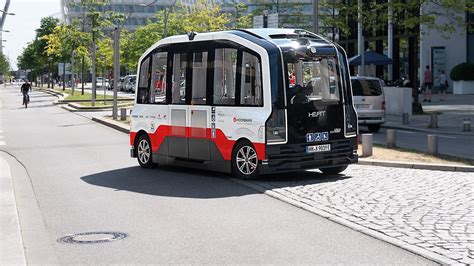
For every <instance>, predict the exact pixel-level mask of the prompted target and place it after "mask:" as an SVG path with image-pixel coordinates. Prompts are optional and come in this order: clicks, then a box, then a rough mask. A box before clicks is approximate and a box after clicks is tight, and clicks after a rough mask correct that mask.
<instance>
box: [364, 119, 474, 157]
mask: <svg viewBox="0 0 474 266" xmlns="http://www.w3.org/2000/svg"><path fill="white" fill-rule="evenodd" d="M365 133H370V132H369V131H367V128H366V127H363V126H361V127H360V134H365ZM372 134H373V137H374V143H377V144H381V145H386V144H387V130H386V129H384V128H381V129H380V131H379V132H378V133H372ZM428 134H432V133H426V132H419V131H409V130H399V129H397V147H400V148H406V149H414V150H418V151H422V152H427V151H428V144H427V142H428V140H427V136H428ZM436 135H437V136H438V152H439V153H440V154H446V155H452V156H457V157H462V158H468V159H472V160H474V137H472V136H465V135H451V134H436Z"/></svg>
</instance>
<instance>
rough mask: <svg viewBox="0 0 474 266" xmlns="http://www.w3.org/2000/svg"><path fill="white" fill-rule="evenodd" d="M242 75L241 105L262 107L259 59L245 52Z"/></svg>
mask: <svg viewBox="0 0 474 266" xmlns="http://www.w3.org/2000/svg"><path fill="white" fill-rule="evenodd" d="M241 73H242V80H241V83H240V84H241V88H240V104H241V105H252V106H262V105H263V91H262V74H261V64H260V60H259V59H258V57H256V56H254V55H252V54H249V53H247V52H243V54H242V66H241Z"/></svg>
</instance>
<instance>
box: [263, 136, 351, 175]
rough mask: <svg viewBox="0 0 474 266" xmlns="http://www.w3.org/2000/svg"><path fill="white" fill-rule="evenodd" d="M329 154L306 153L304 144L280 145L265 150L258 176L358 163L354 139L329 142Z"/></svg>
mask: <svg viewBox="0 0 474 266" xmlns="http://www.w3.org/2000/svg"><path fill="white" fill-rule="evenodd" d="M331 145H332V146H333V147H334V149H332V150H331V151H329V152H321V153H307V152H306V149H305V146H306V145H305V144H296V145H281V146H279V147H278V146H275V147H272V148H271V150H270V149H267V158H268V159H267V160H263V161H262V163H261V165H260V167H259V169H260V174H263V175H265V174H272V173H281V172H295V171H304V170H309V169H318V168H324V167H333V166H343V165H348V164H353V163H357V162H358V158H359V157H358V155H357V153H356V151H355V149H356V147H357V146H356V139H355V138H353V139H350V140H343V141H334V142H331Z"/></svg>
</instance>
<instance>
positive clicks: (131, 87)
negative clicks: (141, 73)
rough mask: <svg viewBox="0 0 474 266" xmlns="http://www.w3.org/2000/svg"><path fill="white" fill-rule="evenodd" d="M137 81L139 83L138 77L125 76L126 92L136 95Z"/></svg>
mask: <svg viewBox="0 0 474 266" xmlns="http://www.w3.org/2000/svg"><path fill="white" fill-rule="evenodd" d="M136 81H137V75H128V76H125V91H127V92H133V93H135V84H136Z"/></svg>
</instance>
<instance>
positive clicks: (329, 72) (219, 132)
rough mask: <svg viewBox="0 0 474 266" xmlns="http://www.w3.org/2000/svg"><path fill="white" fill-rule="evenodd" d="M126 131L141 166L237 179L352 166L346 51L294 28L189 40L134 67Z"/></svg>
mask: <svg viewBox="0 0 474 266" xmlns="http://www.w3.org/2000/svg"><path fill="white" fill-rule="evenodd" d="M135 99H136V102H135V107H134V108H133V111H132V117H131V125H130V128H131V130H130V145H131V156H132V157H137V159H138V163H139V164H140V165H141V166H142V167H146V168H149V167H153V166H155V165H156V164H158V165H180V166H187V167H194V168H203V169H211V170H215V171H224V172H230V173H233V174H234V175H236V176H237V177H240V178H255V177H257V176H258V175H259V174H269V173H275V172H289V171H302V170H305V169H315V168H319V169H320V170H321V171H322V172H323V173H329V174H334V173H339V172H342V171H343V170H344V169H346V167H347V165H348V164H351V163H355V162H357V158H358V157H357V154H356V150H357V141H356V138H357V136H356V134H357V115H356V112H355V109H354V106H353V102H352V91H351V82H350V77H349V69H348V64H347V56H346V54H345V51H344V50H343V49H342V48H341V47H340V46H338V45H337V44H335V43H332V42H330V41H328V40H326V39H324V38H322V37H320V36H318V35H315V34H313V33H310V32H307V31H304V30H295V29H250V30H231V31H222V32H211V33H194V32H192V33H190V34H187V35H181V36H173V37H168V38H165V39H162V40H160V41H159V42H157V43H156V44H155V45H153V46H152V47H150V48H149V49H148V50H147V51H146V52H145V53H144V54H143V55H142V57H141V58H140V61H139V65H138V80H137V85H136V96H135Z"/></svg>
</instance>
